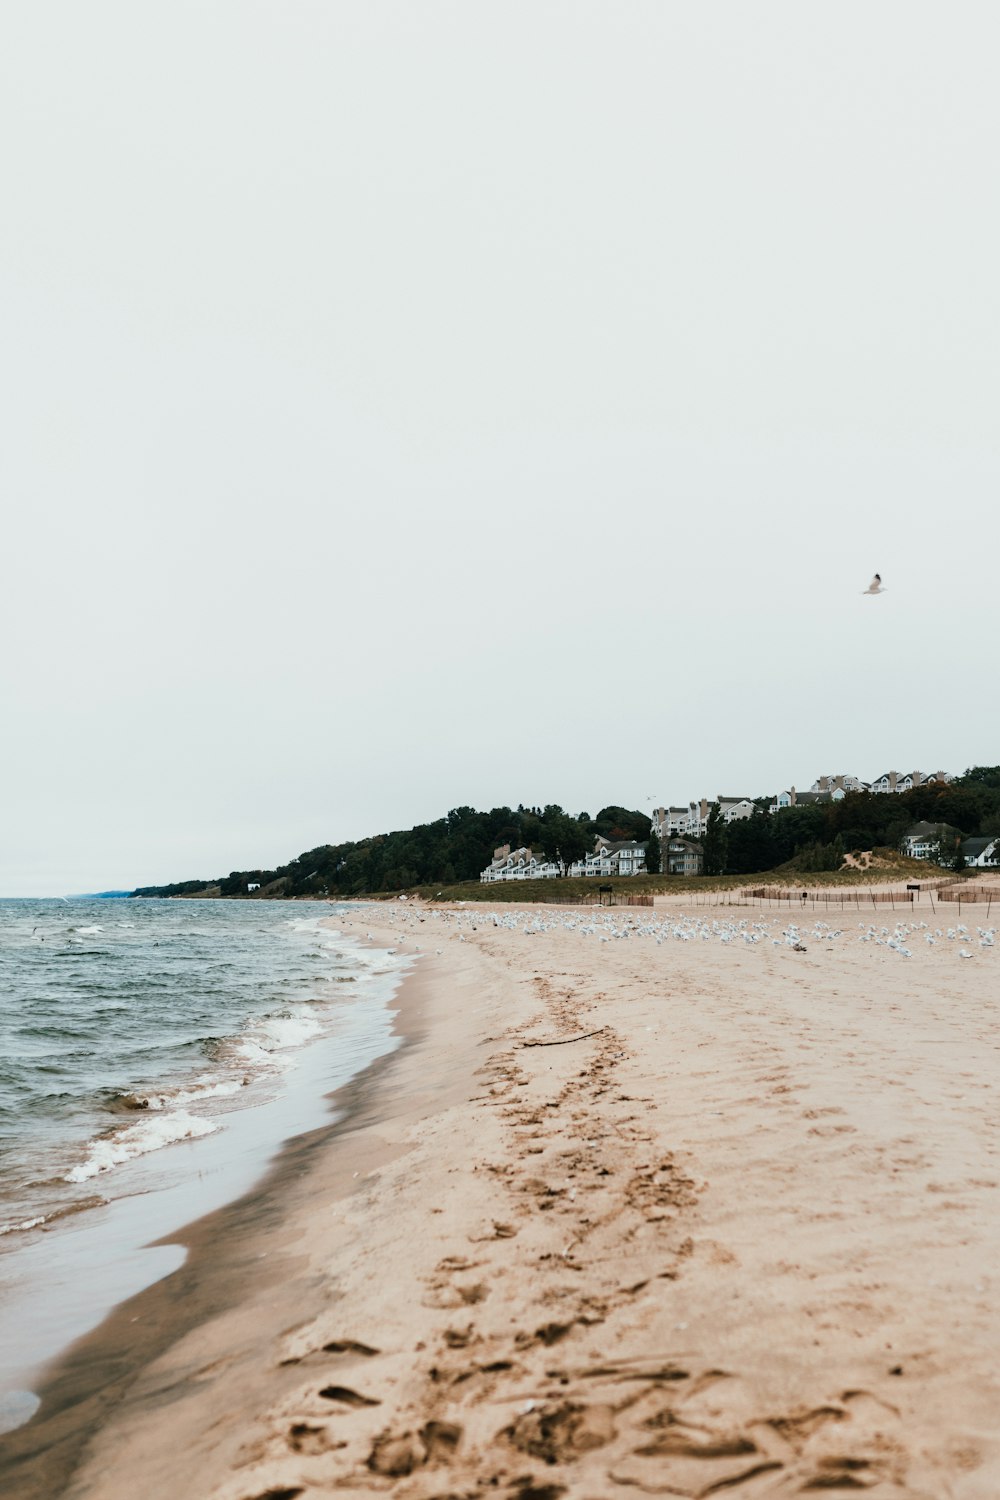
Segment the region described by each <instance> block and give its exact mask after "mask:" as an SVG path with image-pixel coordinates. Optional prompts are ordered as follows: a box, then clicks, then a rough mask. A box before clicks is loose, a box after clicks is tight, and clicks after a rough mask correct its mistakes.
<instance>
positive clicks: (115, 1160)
mask: <svg viewBox="0 0 1000 1500" xmlns="http://www.w3.org/2000/svg"><path fill="white" fill-rule="evenodd" d="M216 1129H217V1127H216V1126H215V1125H214V1124H213V1123H212V1121H211V1120H202V1119H199V1117H198V1116H197V1115H191V1114H188V1112H187V1110H183V1109H179V1110H177V1111H175V1112H174V1113H173V1114H169V1115H161V1114H157V1115H154V1116H153V1118H152V1119H144V1120H142V1121H140V1122H139V1123H138V1124H136V1125H129V1126H128V1127H127V1128H126V1129H125V1130H117V1131H115V1133H114V1134H113V1135H108V1136H102V1137H101V1138H100V1139H99V1140H96V1141H91V1143H90V1154H89V1155H88V1157H87V1159H86V1161H83V1162H80V1164H79V1165H78V1166H76V1167H74V1168H73V1169H72V1171H70V1172H67V1173H66V1181H67V1182H87V1181H88V1180H89V1179H90V1178H91V1177H97V1176H98V1174H99V1173H101V1172H110V1171H112V1170H113V1168H115V1167H120V1166H122V1164H123V1163H124V1162H127V1161H133V1160H134V1159H135V1158H136V1157H137V1156H146V1155H148V1153H149V1152H150V1151H159V1150H161V1149H162V1147H164V1146H172V1145H173V1144H174V1142H175V1141H192V1140H196V1139H197V1138H198V1137H199V1136H203V1135H211V1134H212V1132H213V1131H214V1130H216Z"/></svg>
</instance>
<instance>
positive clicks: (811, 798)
mask: <svg viewBox="0 0 1000 1500" xmlns="http://www.w3.org/2000/svg"><path fill="white" fill-rule="evenodd" d="M836 795H837V794H836V793H835V792H832V791H829V790H824V791H822V792H817V791H815V790H814V791H811V792H797V791H796V790H795V788H794V787H789V789H788V790H787V791H786V792H779V793H778V795H777V796H776V797H775V799H774V801H773V802H772V803H771V805H770V807H769V808H768V812H770V813H776V812H781V811H782V809H783V808H786V807H810V806H812V804H813V803H814V802H830V801H832V800H833V799H834V797H836ZM843 795H844V793H843V792H841V793H840V796H841V797H843Z"/></svg>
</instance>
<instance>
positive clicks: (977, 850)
mask: <svg viewBox="0 0 1000 1500" xmlns="http://www.w3.org/2000/svg"><path fill="white" fill-rule="evenodd" d="M962 854H963V856H964V858H965V863H966V864H967V865H968V866H969V867H970V868H973V867H975V868H976V869H980V870H984V869H986V868H987V867H990V868H992V867H993V866H994V865H1000V838H985V839H984V838H977V839H966V840H965V841H964V842H963V844H962Z"/></svg>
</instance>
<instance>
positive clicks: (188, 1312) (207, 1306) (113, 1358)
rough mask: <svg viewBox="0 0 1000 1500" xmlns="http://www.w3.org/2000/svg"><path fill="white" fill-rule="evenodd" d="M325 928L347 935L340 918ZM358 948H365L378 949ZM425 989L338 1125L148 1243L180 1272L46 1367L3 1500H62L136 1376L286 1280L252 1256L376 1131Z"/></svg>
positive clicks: (296, 1144) (340, 1099) (340, 1103)
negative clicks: (308, 1187)
mask: <svg viewBox="0 0 1000 1500" xmlns="http://www.w3.org/2000/svg"><path fill="white" fill-rule="evenodd" d="M324 920H325V921H326V922H327V924H328V925H330V926H337V927H342V926H343V925H344V924H343V922H342V921H341V920H339V919H337V918H334V917H332V916H331V917H329V918H326V919H324ZM357 941H358V943H359V946H361V947H372V946H375V945H373V944H366V943H365V942H364V940H363V939H357ZM417 978H418V975H417V973H416V972H414V970H412V969H410V971H409V972H406V973H404V974H403V975H402V976H401V979H400V981H399V983H398V984H397V987H396V990H395V993H394V994H393V995H392V996H391V997H390V998H388V999H387V1001H386V1005H387V1008H388V1011H389V1013H390V1015H391V1016H392V1023H391V1027H390V1035H392V1036H394V1037H397V1038H399V1039H400V1040H399V1045H398V1046H396V1047H394V1048H392V1049H390V1050H389V1051H387V1052H384V1053H382V1054H380V1055H379V1056H378V1057H377V1058H375V1059H374V1060H373V1061H372V1062H371V1063H369V1064H368V1065H367V1066H365V1067H364V1068H363V1069H361V1070H360V1072H358V1073H357V1074H356V1075H355V1076H354V1077H353V1078H351V1079H350V1080H349V1081H348V1082H347V1083H345V1084H343V1085H341V1086H340V1087H339V1088H336V1089H334V1090H332V1091H329V1092H327V1093H325V1094H324V1095H323V1096H322V1097H323V1101H324V1102H325V1107H326V1110H327V1112H328V1113H329V1115H330V1116H331V1118H330V1120H329V1122H328V1123H325V1124H323V1125H321V1126H319V1127H316V1128H314V1129H312V1130H308V1131H306V1132H300V1133H298V1134H294V1135H292V1136H290V1137H288V1138H286V1139H285V1140H284V1141H283V1142H281V1143H280V1145H279V1147H278V1150H277V1152H276V1154H275V1155H274V1157H273V1159H272V1160H271V1162H270V1164H269V1165H265V1166H264V1167H263V1169H262V1171H261V1172H260V1173H259V1175H258V1176H257V1179H256V1181H255V1183H254V1185H253V1186H252V1187H251V1188H250V1189H249V1190H247V1191H246V1192H243V1193H241V1194H240V1195H239V1196H238V1197H236V1198H234V1199H233V1200H232V1201H230V1202H228V1203H223V1204H221V1205H220V1206H219V1207H217V1208H215V1209H212V1210H211V1211H209V1212H208V1213H205V1214H201V1215H199V1216H197V1217H196V1218H194V1219H191V1220H189V1221H188V1222H186V1223H184V1224H181V1225H178V1227H177V1229H176V1230H175V1231H171V1232H169V1233H167V1234H165V1235H163V1236H162V1237H159V1238H155V1239H151V1240H149V1241H147V1245H148V1248H150V1249H155V1248H158V1247H166V1246H176V1247H180V1248H183V1249H184V1250H185V1252H186V1253H185V1258H184V1261H183V1263H182V1264H181V1265H180V1266H178V1267H177V1269H176V1270H174V1271H171V1272H169V1273H168V1274H166V1275H164V1276H161V1277H159V1278H158V1279H157V1280H154V1281H152V1282H151V1283H150V1284H149V1285H148V1286H145V1287H143V1288H142V1289H141V1290H140V1291H138V1292H137V1293H135V1294H134V1295H133V1296H131V1297H128V1298H126V1299H124V1300H123V1301H121V1302H118V1303H116V1304H115V1306H114V1307H112V1308H111V1309H110V1310H109V1312H108V1313H107V1315H106V1316H105V1317H104V1318H103V1319H102V1320H101V1322H100V1323H99V1324H97V1325H96V1326H95V1327H94V1328H93V1329H91V1330H90V1331H89V1332H86V1333H84V1334H82V1335H81V1336H80V1337H78V1338H76V1339H74V1340H73V1341H72V1342H70V1343H69V1344H68V1345H67V1347H66V1348H65V1349H64V1350H63V1351H62V1352H61V1353H59V1354H58V1355H56V1356H55V1357H54V1358H52V1359H51V1360H49V1361H48V1362H47V1363H46V1364H45V1365H44V1366H43V1370H42V1377H41V1378H40V1379H39V1380H38V1382H37V1386H36V1391H35V1393H36V1394H37V1396H38V1397H39V1398H40V1404H39V1407H38V1410H37V1411H36V1412H35V1413H34V1415H33V1416H32V1417H31V1418H30V1420H29V1421H27V1422H26V1423H24V1424H22V1425H21V1426H19V1427H16V1428H13V1429H12V1430H10V1431H8V1432H6V1433H0V1490H2V1489H3V1488H4V1485H5V1484H7V1483H10V1484H14V1483H16V1484H17V1485H19V1486H21V1488H18V1489H17V1491H16V1493H17V1494H18V1495H19V1496H20V1495H21V1494H23V1495H24V1496H25V1497H26V1500H27V1497H31V1496H34V1495H36V1494H37V1495H38V1496H40V1497H41V1496H51V1495H54V1494H60V1493H62V1491H63V1488H64V1487H65V1485H66V1484H67V1483H68V1482H70V1481H71V1479H72V1476H73V1473H74V1471H75V1469H76V1468H77V1466H78V1464H79V1462H80V1457H81V1454H82V1453H83V1451H84V1450H85V1448H86V1446H87V1444H88V1442H89V1441H90V1440H91V1438H92V1437H93V1436H94V1435H95V1434H96V1433H98V1432H99V1431H100V1429H101V1427H102V1426H103V1424H104V1423H105V1422H106V1421H107V1420H108V1419H109V1417H110V1416H111V1415H112V1413H113V1412H114V1411H115V1409H116V1408H117V1406H118V1405H119V1403H120V1401H121V1399H122V1397H123V1395H124V1394H125V1393H126V1392H127V1391H128V1389H129V1385H130V1383H131V1381H132V1378H133V1376H134V1375H135V1373H136V1372H138V1371H141V1370H142V1369H144V1368H145V1367H146V1366H148V1365H149V1364H151V1363H153V1362H155V1361H156V1360H157V1359H159V1358H161V1357H162V1356H163V1355H164V1354H165V1353H167V1351H168V1350H169V1349H170V1347H171V1346H172V1345H174V1344H176V1343H177V1342H178V1341H180V1340H182V1339H183V1338H185V1337H186V1336H188V1335H189V1334H191V1333H192V1332H194V1331H195V1330H197V1329H198V1328H199V1327H200V1326H201V1325H202V1324H203V1323H204V1322H205V1321H206V1320H207V1319H210V1318H214V1317H217V1316H219V1315H221V1314H224V1313H226V1312H227V1311H228V1310H230V1309H233V1308H236V1307H238V1306H240V1305H242V1304H243V1303H244V1302H245V1301H246V1299H247V1297H248V1295H249V1296H251V1297H255V1296H260V1295H263V1294H266V1292H267V1290H268V1288H269V1286H270V1285H272V1284H273V1283H274V1282H275V1281H276V1280H277V1279H278V1277H279V1276H280V1274H281V1273H280V1272H279V1271H278V1270H276V1269H275V1268H274V1265H273V1263H271V1264H269V1265H264V1264H263V1263H262V1262H263V1261H264V1260H266V1259H269V1258H270V1256H271V1254H272V1253H273V1252H272V1250H270V1249H267V1250H262V1249H259V1248H255V1247H256V1245H257V1241H258V1240H259V1241H260V1242H261V1243H262V1244H263V1243H264V1242H265V1241H267V1242H270V1241H271V1239H272V1238H273V1237H274V1228H275V1225H276V1224H277V1223H278V1222H279V1220H280V1218H281V1214H282V1207H283V1203H284V1201H285V1200H286V1199H290V1198H293V1197H294V1192H295V1187H296V1183H297V1180H298V1179H301V1178H303V1177H305V1176H307V1175H308V1174H309V1173H310V1171H311V1170H312V1169H313V1167H314V1165H315V1161H316V1159H317V1158H318V1157H319V1156H320V1155H322V1154H324V1153H325V1152H327V1151H328V1149H329V1148H330V1147H333V1146H335V1145H336V1143H337V1142H338V1141H339V1140H340V1139H341V1138H342V1137H349V1136H350V1135H351V1134H352V1133H353V1132H355V1131H358V1130H363V1129H365V1128H367V1127H368V1126H369V1125H370V1123H371V1118H370V1117H371V1115H372V1112H373V1111H374V1112H375V1115H376V1116H377V1117H378V1100H379V1099H380V1098H381V1097H382V1094H383V1093H384V1092H385V1090H386V1089H387V1088H388V1087H389V1083H388V1079H389V1076H390V1075H391V1072H392V1069H393V1065H394V1063H396V1062H398V1061H399V1060H400V1059H401V1057H402V1054H403V1052H404V1051H405V1050H406V1049H407V1048H409V1047H411V1046H413V1045H414V1044H415V1043H417V1042H418V1041H419V1038H420V1027H419V1023H417V1022H415V1020H414V1018H413V1010H414V1007H413V1004H412V998H411V997H412V990H410V989H409V987H410V986H412V985H413V984H414V981H415V980H416V979H417ZM404 992H407V993H404ZM348 1175H349V1174H348ZM351 1180H352V1179H350V1178H349V1180H348V1181H347V1182H344V1183H343V1184H342V1185H341V1188H342V1192H343V1193H345V1194H346V1193H349V1192H350V1191H351V1186H350V1181H351Z"/></svg>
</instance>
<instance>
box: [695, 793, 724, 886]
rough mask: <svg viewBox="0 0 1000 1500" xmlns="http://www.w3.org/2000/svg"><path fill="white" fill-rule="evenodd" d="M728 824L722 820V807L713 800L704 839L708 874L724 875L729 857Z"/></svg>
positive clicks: (705, 863)
mask: <svg viewBox="0 0 1000 1500" xmlns="http://www.w3.org/2000/svg"><path fill="white" fill-rule="evenodd" d="M727 844H728V840H727V838H726V825H725V823H724V822H723V821H722V809H721V808H720V806H719V804H718V803H717V802H713V803H712V806H711V807H710V808H709V810H708V824H707V826H706V828H705V837H704V840H703V841H702V846H701V848H702V859H703V866H704V870H705V874H706V875H722V874H724V873H725V869H726V858H727V853H728V849H727Z"/></svg>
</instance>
